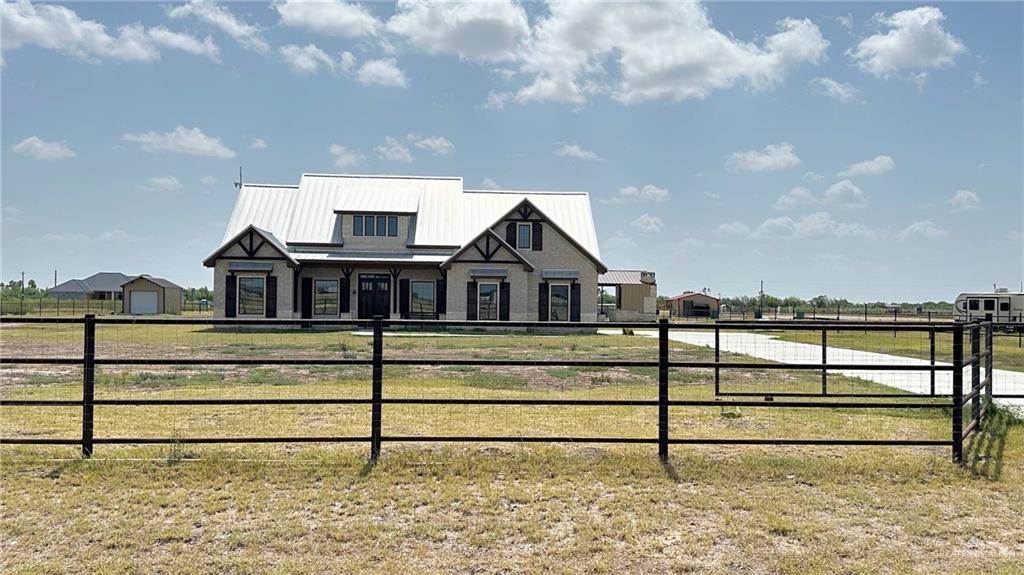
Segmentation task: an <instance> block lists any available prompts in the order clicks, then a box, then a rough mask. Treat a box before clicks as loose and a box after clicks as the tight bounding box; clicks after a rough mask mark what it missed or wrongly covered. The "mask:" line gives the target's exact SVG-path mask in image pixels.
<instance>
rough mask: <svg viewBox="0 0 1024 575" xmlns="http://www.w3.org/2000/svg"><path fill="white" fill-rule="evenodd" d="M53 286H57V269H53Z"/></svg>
mask: <svg viewBox="0 0 1024 575" xmlns="http://www.w3.org/2000/svg"><path fill="white" fill-rule="evenodd" d="M53 287H57V270H56V269H54V270H53Z"/></svg>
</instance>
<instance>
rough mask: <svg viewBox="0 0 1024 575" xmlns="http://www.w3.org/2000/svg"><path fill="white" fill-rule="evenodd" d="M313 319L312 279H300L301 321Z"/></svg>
mask: <svg viewBox="0 0 1024 575" xmlns="http://www.w3.org/2000/svg"><path fill="white" fill-rule="evenodd" d="M312 317H313V278H302V319H310V318H312Z"/></svg>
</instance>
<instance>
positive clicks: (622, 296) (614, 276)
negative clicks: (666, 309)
mask: <svg viewBox="0 0 1024 575" xmlns="http://www.w3.org/2000/svg"><path fill="white" fill-rule="evenodd" d="M597 285H598V286H599V288H600V289H601V293H602V295H603V294H604V290H605V288H609V287H610V288H615V305H614V306H608V305H602V306H601V313H603V314H605V315H607V316H608V319H610V320H611V321H637V320H645V319H646V320H653V319H654V318H655V316H656V314H657V313H658V283H657V282H656V281H655V279H654V272H651V271H645V270H608V271H607V272H605V273H603V274H601V275H600V276H599V277H598V278H597Z"/></svg>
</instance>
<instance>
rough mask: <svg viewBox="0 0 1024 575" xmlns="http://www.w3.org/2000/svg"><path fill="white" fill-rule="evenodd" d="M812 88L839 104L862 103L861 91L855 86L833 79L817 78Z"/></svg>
mask: <svg viewBox="0 0 1024 575" xmlns="http://www.w3.org/2000/svg"><path fill="white" fill-rule="evenodd" d="M811 88H813V89H814V91H815V92H816V93H818V94H821V95H822V96H828V97H829V98H832V99H833V100H836V101H838V102H843V103H844V104H845V103H849V102H857V101H860V99H861V97H860V90H858V89H857V88H856V87H855V86H854V85H853V84H847V83H844V82H839V81H837V80H833V79H832V78H815V79H813V80H811Z"/></svg>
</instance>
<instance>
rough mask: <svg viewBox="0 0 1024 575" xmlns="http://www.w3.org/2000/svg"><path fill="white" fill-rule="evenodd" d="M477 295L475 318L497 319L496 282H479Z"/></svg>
mask: <svg viewBox="0 0 1024 575" xmlns="http://www.w3.org/2000/svg"><path fill="white" fill-rule="evenodd" d="M478 289H479V290H480V291H479V294H478V295H477V299H476V302H477V314H476V317H477V319H481V320H497V319H498V284H496V283H481V284H479V288H478Z"/></svg>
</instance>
